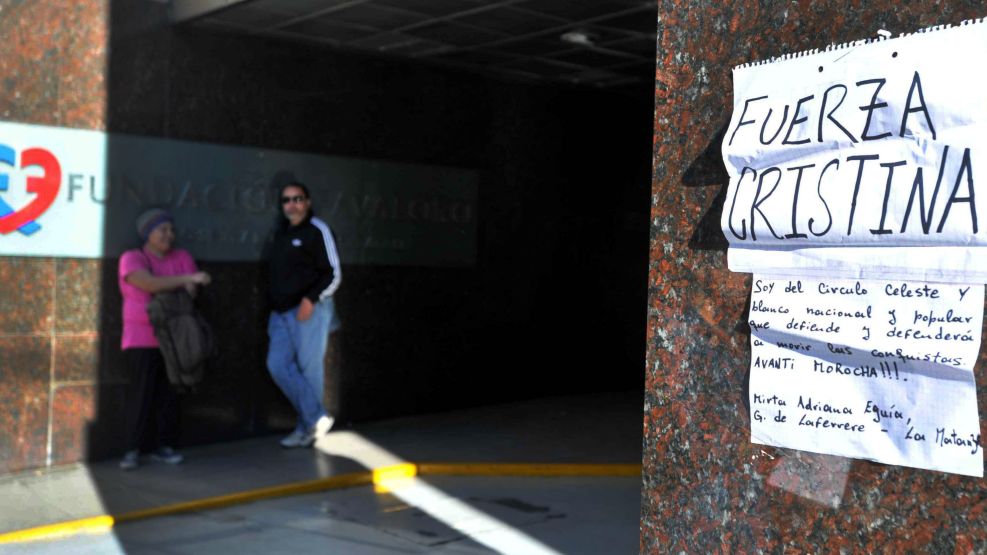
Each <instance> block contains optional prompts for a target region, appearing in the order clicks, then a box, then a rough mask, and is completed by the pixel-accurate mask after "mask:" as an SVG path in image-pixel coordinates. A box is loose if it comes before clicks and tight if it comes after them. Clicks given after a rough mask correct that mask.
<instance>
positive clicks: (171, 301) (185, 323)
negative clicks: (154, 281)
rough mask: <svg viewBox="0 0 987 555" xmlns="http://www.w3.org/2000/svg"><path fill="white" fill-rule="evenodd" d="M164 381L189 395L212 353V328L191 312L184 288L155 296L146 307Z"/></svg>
mask: <svg viewBox="0 0 987 555" xmlns="http://www.w3.org/2000/svg"><path fill="white" fill-rule="evenodd" d="M147 315H148V317H149V318H150V320H151V325H152V326H153V327H154V336H155V337H156V338H157V339H158V344H159V346H160V349H161V355H162V356H163V357H164V361H165V370H166V372H167V374H168V381H170V382H171V383H172V385H174V386H175V387H176V388H177V389H178V390H179V391H189V390H191V389H192V388H193V387H194V386H195V385H197V384H199V382H201V381H202V377H203V375H204V374H205V370H206V362H207V361H208V359H209V358H210V357H211V356H212V355H213V353H214V352H215V341H214V339H213V332H212V328H211V327H210V326H209V323H208V322H206V320H205V318H203V317H202V315H201V314H200V313H199V311H198V310H196V308H195V303H194V302H193V300H192V296H191V295H189V293H188V291H186V290H185V288H184V287H180V288H178V289H175V290H172V291H162V292H160V293H156V294H155V295H154V297H153V298H152V299H151V302H149V303H148V304H147Z"/></svg>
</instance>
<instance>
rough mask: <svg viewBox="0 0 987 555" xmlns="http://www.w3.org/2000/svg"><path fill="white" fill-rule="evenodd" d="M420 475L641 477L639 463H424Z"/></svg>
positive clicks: (419, 467) (419, 466) (419, 469)
mask: <svg viewBox="0 0 987 555" xmlns="http://www.w3.org/2000/svg"><path fill="white" fill-rule="evenodd" d="M418 473H419V474H421V475H426V474H431V475H446V476H546V477H552V476H640V475H641V465H639V464H530V463H454V464H447V463H421V464H419V465H418Z"/></svg>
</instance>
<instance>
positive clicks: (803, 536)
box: [641, 1, 987, 553]
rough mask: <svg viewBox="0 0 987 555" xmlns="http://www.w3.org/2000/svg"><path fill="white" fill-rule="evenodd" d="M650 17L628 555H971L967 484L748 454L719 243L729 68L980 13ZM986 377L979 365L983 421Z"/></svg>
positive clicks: (720, 7) (971, 488) (828, 11)
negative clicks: (652, 62) (639, 374)
mask: <svg viewBox="0 0 987 555" xmlns="http://www.w3.org/2000/svg"><path fill="white" fill-rule="evenodd" d="M658 15H659V22H658V52H657V68H656V74H655V120H654V123H655V127H654V152H653V155H654V176H653V184H652V195H653V197H652V213H651V215H652V225H651V255H650V270H649V276H648V283H649V301H648V326H647V327H648V330H647V331H648V339H647V344H648V347H647V369H646V378H645V379H646V386H645V405H644V440H643V452H644V456H643V459H644V460H643V463H644V483H643V501H642V513H641V551H642V552H643V553H668V552H676V553H677V552H688V553H735V552H741V553H754V552H767V553H783V552H792V553H820V552H826V553H833V552H841V553H853V552H890V553H902V552H930V553H974V552H976V553H981V552H984V551H987V510H985V509H987V485H985V482H984V480H983V479H980V478H970V477H964V476H956V475H948V474H943V473H939V472H932V471H927V470H918V469H914V468H904V467H896V466H887V465H882V464H877V463H872V462H867V461H862V460H850V459H843V458H839V457H832V456H826V455H816V454H811V453H806V452H799V451H794V450H788V449H777V448H771V447H765V446H761V445H754V444H752V443H751V442H750V422H749V415H748V411H747V409H746V408H745V402H746V395H747V388H746V383H747V379H748V376H747V369H748V367H749V364H750V346H749V345H750V331H749V329H748V327H747V325H746V324H745V321H746V320H747V318H746V310H747V304H748V302H749V298H750V297H749V295H750V284H751V279H750V276H749V275H745V274H735V273H731V272H729V271H728V270H727V265H726V242H725V240H724V239H723V236H722V234H721V233H720V231H719V220H720V214H721V210H722V207H723V200H724V197H725V193H726V186H727V181H728V178H727V176H726V173H725V170H724V168H723V165H722V161H721V159H720V150H719V148H720V141H721V140H722V130H723V129H724V128H725V127H726V125H727V123H728V122H729V120H730V115H731V106H732V94H731V91H732V81H731V70H732V68H733V66H735V65H738V64H741V63H746V62H749V61H756V60H763V59H767V58H770V57H772V56H777V55H781V54H784V53H788V52H797V51H802V50H806V49H812V48H820V49H821V48H825V47H826V45H828V44H830V43H840V42H847V41H852V40H856V39H860V38H865V37H871V36H874V35H875V34H876V32H877V30H878V29H886V30H888V31H891V32H892V33H893V34H895V35H897V34H898V33H900V32H912V31H915V30H918V29H920V28H924V27H927V26H931V25H939V24H945V23H953V24H956V23H959V22H960V21H962V20H964V19H970V18H975V17H982V16H984V15H987V14H985V12H984V7H983V4H982V3H981V2H972V1H970V2H962V1H957V2H947V3H941V2H908V3H900V2H890V1H877V2H857V1H846V2H822V1H802V2H758V1H744V2H732V3H719V2H671V1H660V2H658ZM957 55H960V56H961V55H962V53H959V52H958V53H957ZM973 63H974V61H972V60H971V64H973ZM976 63H979V61H978V62H976ZM971 71H979V69H976V68H975V67H974V65H971ZM985 367H987V357H985V356H983V354H982V355H981V358H980V361H979V362H978V364H977V369H976V380H977V384H978V400H979V405H980V407H981V412H982V410H983V407H984V406H987V404H985V402H987V387H985V386H987V371H985ZM981 425H983V419H982V420H981Z"/></svg>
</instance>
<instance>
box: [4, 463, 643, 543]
mask: <svg viewBox="0 0 987 555" xmlns="http://www.w3.org/2000/svg"><path fill="white" fill-rule="evenodd" d="M424 475H432V476H440V475H444V476H544V477H562V476H631V477H637V476H640V475H641V465H639V464H526V463H517V464H514V463H507V464H501V463H420V464H415V463H402V464H396V465H391V466H385V467H381V468H377V469H374V470H372V471H367V472H353V473H349V474H340V475H339V476H330V477H328V478H319V479H316V480H308V481H305V482H295V483H291V484H283V485H279V486H271V487H267V488H260V489H254V490H249V491H244V492H239V493H233V494H229V495H220V496H216V497H207V498H204V499H196V500H194V501H186V502H182V503H173V504H170V505H162V506H160V507H152V508H150V509H142V510H139V511H131V512H128V513H122V514H119V515H100V516H94V517H89V518H81V519H77V520H68V521H64V522H57V523H54V524H46V525H44V526H37V527H34V528H25V529H23V530H14V531H11V532H5V533H0V545H2V544H8V543H18V542H31V541H39V540H50V539H55V538H61V537H66V536H72V535H76V534H100V533H105V532H107V531H109V530H111V529H112V528H113V526H114V525H115V524H117V523H120V522H131V521H135V520H143V519H148V518H153V517H159V516H167V515H174V514H180V513H188V512H195V511H204V510H209V509H219V508H222V507H229V506H231V505H240V504H243V503H251V502H254V501H262V500H265V499H272V498H275V497H286V496H290V495H302V494H306V493H317V492H320V491H327V490H332V489H342V488H350V487H356V486H365V485H373V486H374V488H375V490H376V491H378V492H379V493H386V492H388V491H389V488H388V484H389V483H390V484H394V483H397V482H400V481H401V480H407V479H410V478H414V477H415V476H424Z"/></svg>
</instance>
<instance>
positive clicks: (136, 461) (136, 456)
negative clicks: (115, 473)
mask: <svg viewBox="0 0 987 555" xmlns="http://www.w3.org/2000/svg"><path fill="white" fill-rule="evenodd" d="M139 465H140V451H127V452H126V453H124V454H123V458H122V459H120V470H137V467H138V466H139Z"/></svg>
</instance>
